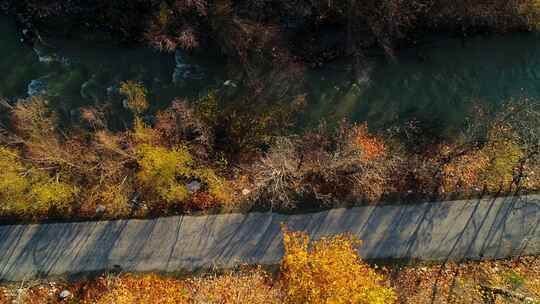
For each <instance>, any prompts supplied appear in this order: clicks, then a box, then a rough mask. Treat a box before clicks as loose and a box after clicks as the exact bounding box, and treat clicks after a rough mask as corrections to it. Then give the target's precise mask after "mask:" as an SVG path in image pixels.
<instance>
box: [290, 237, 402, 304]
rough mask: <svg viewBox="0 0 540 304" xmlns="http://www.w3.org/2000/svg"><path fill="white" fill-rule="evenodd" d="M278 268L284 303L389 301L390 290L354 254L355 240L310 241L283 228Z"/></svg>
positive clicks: (391, 297) (378, 303) (392, 297)
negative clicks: (279, 267) (282, 254)
mask: <svg viewBox="0 0 540 304" xmlns="http://www.w3.org/2000/svg"><path fill="white" fill-rule="evenodd" d="M283 237H284V246H285V256H284V257H283V261H282V265H281V271H282V276H283V282H284V287H285V290H286V293H287V295H286V297H287V302H288V303H314V304H315V303H317V304H321V303H366V304H368V303H369V304H383V303H393V302H394V301H395V300H396V296H395V294H394V291H393V290H392V289H390V288H387V287H385V286H384V285H383V277H382V276H381V275H378V274H377V273H376V272H375V271H374V270H373V269H371V268H370V267H369V265H367V264H366V263H364V262H362V260H361V259H360V258H359V256H358V254H357V251H356V249H357V246H358V244H359V241H358V240H356V239H354V238H353V237H349V236H345V235H337V236H335V237H332V238H323V239H321V240H318V241H315V242H311V244H310V241H309V237H308V236H307V235H306V234H304V233H300V232H288V231H284V236H283Z"/></svg>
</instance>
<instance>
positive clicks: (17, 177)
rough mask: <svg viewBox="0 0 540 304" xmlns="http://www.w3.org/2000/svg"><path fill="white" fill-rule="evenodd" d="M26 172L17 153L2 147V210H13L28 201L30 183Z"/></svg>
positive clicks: (0, 167) (0, 181)
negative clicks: (26, 195)
mask: <svg viewBox="0 0 540 304" xmlns="http://www.w3.org/2000/svg"><path fill="white" fill-rule="evenodd" d="M24 172H25V169H24V167H23V165H22V164H21V162H20V161H19V158H18V155H17V153H16V152H14V151H12V150H10V149H7V148H3V147H0V212H13V211H15V210H18V209H21V208H22V207H24V205H25V204H26V203H28V202H27V201H26V200H25V194H26V192H27V191H28V189H29V187H30V183H29V181H28V179H27V178H25V177H24V176H23V173H24Z"/></svg>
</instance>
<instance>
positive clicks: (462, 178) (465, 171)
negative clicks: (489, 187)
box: [441, 146, 489, 193]
mask: <svg viewBox="0 0 540 304" xmlns="http://www.w3.org/2000/svg"><path fill="white" fill-rule="evenodd" d="M450 149H451V148H450V147H447V146H446V147H443V151H441V153H442V154H443V155H444V154H445V152H446V151H449V150H450ZM488 166H489V157H488V156H487V155H486V153H484V152H483V151H482V150H478V149H474V150H472V151H471V152H469V153H467V154H463V155H460V156H458V157H456V158H454V159H451V160H450V162H448V163H446V164H444V165H443V168H442V183H441V191H442V192H443V193H447V192H453V193H456V192H458V191H465V192H467V191H470V190H475V191H479V190H481V189H483V184H482V180H481V178H482V173H483V172H484V171H485V170H486V168H487V167H488Z"/></svg>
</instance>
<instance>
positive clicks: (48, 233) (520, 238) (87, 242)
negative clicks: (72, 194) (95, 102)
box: [0, 195, 540, 281]
mask: <svg viewBox="0 0 540 304" xmlns="http://www.w3.org/2000/svg"><path fill="white" fill-rule="evenodd" d="M281 224H285V225H286V226H287V227H288V228H289V229H290V230H304V231H306V232H308V233H309V234H310V235H311V237H312V238H320V237H322V236H327V235H334V234H338V233H343V232H349V233H352V234H354V235H356V236H357V237H358V238H359V239H361V240H363V245H362V246H361V248H360V255H361V256H362V257H363V258H365V259H419V260H425V261H445V260H457V261H460V260H464V259H491V258H507V257H511V256H517V255H538V254H540V228H539V226H540V195H530V196H521V197H504V198H496V199H482V200H463V201H449V202H437V203H424V204H416V205H385V206H378V207H376V206H368V207H357V208H352V209H333V210H329V211H324V212H319V213H312V214H302V215H283V214H275V213H250V214H223V215H209V216H176V217H167V218H159V219H151V220H118V221H103V222H83V223H58V224H37V225H6V226H0V280H4V281H19V280H26V279H31V278H36V277H49V276H62V275H66V276H71V275H76V274H81V273H92V272H96V271H104V270H113V269H116V270H118V269H121V270H122V271H135V272H138V271H160V272H169V271H170V272H176V271H192V270H196V269H199V268H207V267H208V268H210V267H217V268H231V267H234V266H237V265H239V264H277V263H279V261H280V259H281V257H282V254H283V247H282V236H281V229H280V225H281Z"/></svg>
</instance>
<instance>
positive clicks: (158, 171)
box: [137, 145, 193, 203]
mask: <svg viewBox="0 0 540 304" xmlns="http://www.w3.org/2000/svg"><path fill="white" fill-rule="evenodd" d="M137 154H138V156H139V166H140V171H139V173H138V174H137V180H138V181H139V183H140V184H141V185H142V186H144V187H145V188H147V189H149V190H151V191H152V192H155V193H157V194H158V195H159V196H160V197H161V198H162V199H164V200H165V201H166V202H167V203H173V202H182V201H184V200H185V199H186V198H187V197H188V191H187V188H186V186H185V184H184V183H182V179H185V178H188V177H190V176H191V175H192V173H193V172H192V165H193V159H192V157H191V154H190V153H189V151H188V150H187V149H186V148H185V147H177V148H175V149H172V150H169V149H167V148H163V147H156V146H150V145H142V146H141V147H139V148H138V149H137Z"/></svg>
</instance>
